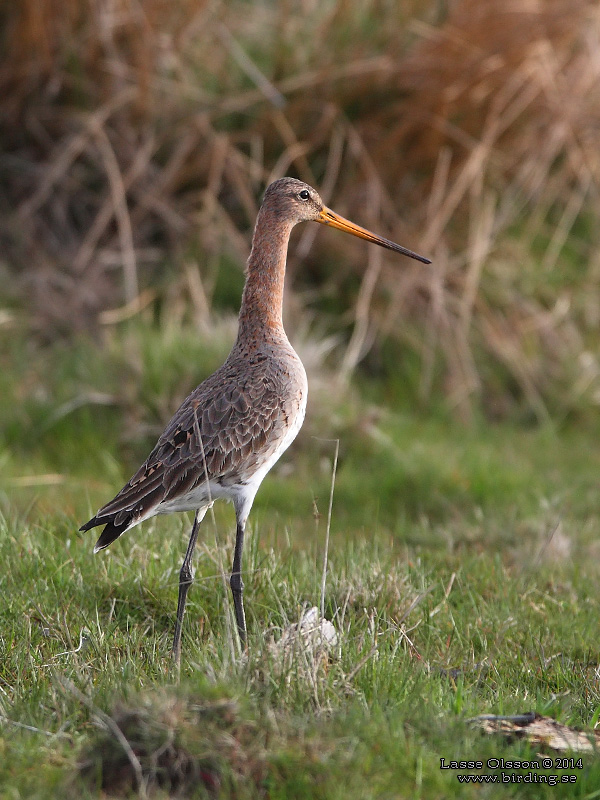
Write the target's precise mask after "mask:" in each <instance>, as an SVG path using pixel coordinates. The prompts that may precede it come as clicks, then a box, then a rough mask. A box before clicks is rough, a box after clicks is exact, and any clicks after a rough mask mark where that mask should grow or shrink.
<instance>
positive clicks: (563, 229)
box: [0, 0, 600, 419]
mask: <svg viewBox="0 0 600 800" xmlns="http://www.w3.org/2000/svg"><path fill="white" fill-rule="evenodd" d="M59 6H60V8H59ZM414 8H415V10H413V11H411V10H410V9H407V10H406V11H404V12H403V14H402V15H401V14H400V12H398V11H397V10H396V8H395V4H386V3H381V4H377V7H376V8H373V9H372V10H371V12H370V13H367V12H365V11H364V9H363V4H361V3H358V2H355V0H346V2H343V3H335V4H329V5H328V4H317V3H314V2H309V1H307V2H306V3H304V5H303V7H302V9H301V10H298V11H296V10H294V9H293V8H292V6H288V5H286V4H284V5H283V6H278V7H277V10H274V9H273V8H272V6H271V5H268V6H267V5H264V6H262V5H258V6H257V5H256V4H252V7H250V6H247V5H246V4H237V3H225V2H217V3H212V4H208V3H205V2H203V0H179V2H178V3H177V4H175V5H174V4H166V3H164V2H161V0H146V2H144V3H143V4H136V3H133V2H131V0H87V2H79V1H78V0H68V2H61V3H58V0H46V1H45V2H43V3H40V2H36V1H35V0H22V2H20V3H17V4H13V5H12V6H11V8H10V10H7V11H5V12H4V16H5V20H4V21H5V25H4V28H5V33H4V45H3V51H4V54H5V60H4V67H3V68H2V69H1V70H0V90H1V91H2V97H3V101H2V103H3V112H5V113H4V114H3V116H4V119H5V123H4V124H3V126H2V139H3V144H4V146H3V151H4V154H3V155H2V156H1V157H0V179H1V181H2V186H3V192H2V195H3V199H2V200H0V237H1V240H2V243H3V249H4V252H5V253H7V254H8V255H7V260H8V264H9V269H10V274H11V275H12V276H13V279H16V281H17V283H18V285H19V287H20V291H21V293H22V295H24V296H26V297H27V299H28V302H29V304H30V308H31V310H32V318H33V320H34V322H35V323H36V324H37V326H38V329H40V330H43V331H45V332H46V333H47V334H48V335H53V334H54V332H56V330H57V329H58V330H61V329H62V330H65V331H70V330H72V329H73V328H85V327H89V326H90V324H93V323H94V321H95V320H96V319H97V315H98V314H99V313H100V312H102V311H103V310H106V309H107V308H111V307H115V306H120V305H122V304H124V303H129V304H131V305H130V306H129V307H130V308H131V309H133V310H135V308H136V298H137V297H138V295H139V293H140V291H141V290H143V289H144V288H145V287H148V286H149V285H150V284H154V283H155V282H156V280H157V275H158V269H159V267H162V265H163V264H164V263H165V259H168V260H169V261H171V262H172V263H173V264H174V265H175V266H177V267H180V273H181V274H183V275H184V276H185V277H184V278H181V279H180V282H181V284H182V285H183V286H184V289H183V291H185V292H186V294H189V296H190V298H191V301H192V303H193V305H194V308H195V309H196V316H198V315H200V316H202V315H205V314H206V313H207V311H208V310H209V308H210V298H208V297H207V294H206V292H205V291H204V289H203V280H204V279H205V278H206V271H205V266H204V265H205V264H209V265H213V267H214V265H215V264H218V261H219V258H220V255H221V253H222V252H223V251H224V250H225V251H227V252H228V254H229V255H230V257H233V258H234V259H235V260H236V261H238V262H239V264H240V266H242V264H243V261H244V259H245V256H246V254H247V247H248V237H249V231H250V229H251V226H252V224H253V221H254V217H255V214H256V211H257V204H258V202H259V198H260V192H261V190H262V188H263V186H264V185H265V183H266V182H268V181H269V180H270V179H271V178H273V177H275V176H279V175H282V174H289V173H293V174H296V175H298V176H299V177H301V178H303V179H305V180H307V181H308V182H310V183H312V184H316V185H317V186H318V187H319V188H320V190H321V192H322V194H323V197H324V199H325V200H326V202H331V203H332V204H333V205H334V206H335V207H336V208H339V210H340V211H341V212H342V213H344V214H347V215H349V216H352V217H354V218H356V219H357V220H358V221H361V222H362V223H363V224H366V225H368V226H370V227H372V228H374V229H378V230H380V231H382V232H383V233H385V234H387V235H389V236H391V237H392V238H394V239H396V240H399V241H401V242H405V243H406V244H407V245H409V246H411V247H414V248H415V249H419V250H421V251H422V252H424V253H425V254H427V255H430V256H431V257H432V258H433V259H434V264H433V266H432V267H431V268H427V269H424V268H422V267H418V266H416V265H413V264H402V265H400V269H399V266H398V264H396V263H395V262H394V263H392V262H391V261H390V260H389V259H388V257H387V256H385V255H384V254H381V253H375V252H373V253H371V252H370V253H369V255H368V262H367V269H366V270H365V269H364V265H363V263H362V259H363V258H364V251H363V250H361V249H360V248H357V247H356V246H355V245H353V244H352V243H351V242H349V241H345V240H344V238H343V237H323V238H322V239H320V240H319V245H318V247H319V252H320V259H319V260H317V259H316V258H315V257H314V251H315V249H316V248H314V247H313V244H314V241H315V237H316V233H317V230H316V229H315V226H312V227H307V228H306V229H304V230H303V231H302V232H301V233H300V235H299V238H298V239H295V242H294V248H293V252H292V254H291V258H290V269H291V272H292V273H294V272H296V270H297V264H298V261H299V259H300V258H302V259H303V260H304V270H305V272H304V276H306V275H308V278H306V277H304V276H303V281H302V283H303V285H304V286H306V284H307V282H310V281H312V280H314V281H315V282H316V283H317V284H318V285H319V286H320V287H323V286H324V287H325V291H329V292H332V291H335V290H334V289H333V287H339V286H340V285H341V283H342V282H343V281H345V280H347V275H346V274H345V273H346V270H338V271H334V270H333V269H331V268H329V267H327V266H325V267H323V266H322V267H320V268H318V267H317V263H321V264H325V265H327V264H328V263H329V262H332V263H340V262H344V263H345V264H347V266H348V269H356V270H357V272H358V274H359V275H360V276H361V277H360V280H361V287H360V291H359V293H358V299H357V302H356V305H355V309H354V314H353V317H352V318H350V319H348V320H346V323H347V333H348V337H347V341H348V346H347V348H346V350H345V352H344V353H342V354H341V357H340V362H339V363H340V370H341V372H342V374H343V375H344V376H346V375H348V374H350V373H351V372H352V371H353V369H354V368H355V367H356V365H357V364H358V363H359V362H360V361H361V359H362V358H364V356H365V354H366V353H367V352H368V351H369V349H370V347H371V346H372V344H373V342H374V341H377V340H379V341H381V339H382V337H386V336H394V337H396V338H398V339H399V340H400V341H401V342H402V345H403V347H404V348H406V349H407V350H408V351H412V352H414V353H416V354H417V357H418V359H419V363H420V385H419V389H418V394H419V396H420V397H421V399H422V401H424V402H426V401H428V400H429V398H430V397H431V395H432V393H433V392H438V391H440V390H441V391H442V392H443V393H444V395H445V397H446V398H447V401H448V403H449V405H450V406H451V407H453V408H454V409H455V410H456V412H457V413H458V414H459V415H460V416H461V417H463V418H465V419H468V418H469V417H470V415H471V413H472V409H473V407H474V405H475V406H479V405H483V407H484V408H485V409H486V411H487V412H488V413H489V414H490V415H492V416H494V415H500V416H502V415H505V414H507V413H511V412H512V411H514V410H515V409H519V408H523V407H524V408H526V409H528V410H529V411H531V412H533V414H534V415H535V416H536V417H537V418H538V419H546V418H548V417H549V416H551V415H552V414H553V413H554V412H555V411H556V410H557V409H559V410H560V412H561V413H567V412H569V411H570V410H571V409H573V408H575V409H576V408H579V407H582V406H585V405H586V404H589V403H596V402H597V396H596V395H597V393H598V380H599V375H600V367H599V365H598V361H597V358H596V356H595V354H593V344H594V343H595V341H596V340H595V338H594V337H595V336H596V335H597V334H596V329H597V324H598V311H597V309H598V307H600V292H599V289H598V274H599V265H598V258H597V256H596V254H595V253H596V249H597V248H596V235H595V232H594V229H593V227H592V225H591V220H592V219H593V218H594V216H595V215H596V213H597V212H598V210H599V209H598V198H597V194H598V192H597V186H598V183H599V177H600V175H599V170H600V164H599V159H598V154H597V148H596V147H595V142H596V130H597V127H598V124H599V121H600V95H599V94H598V92H597V90H596V88H595V87H596V86H597V84H598V73H599V72H600V56H599V55H598V53H599V52H600V48H598V38H599V35H600V24H599V18H598V10H597V7H596V6H595V5H594V4H592V3H589V2H585V0H575V2H572V0H549V2H545V3H543V4H540V3H534V2H531V3H529V5H525V6H523V4H517V3H514V4H512V5H506V4H499V3H496V2H495V1H494V0H485V2H481V1H479V2H477V1H476V0H457V2H454V3H453V4H451V6H450V8H449V11H448V13H447V16H446V18H445V19H443V20H435V19H433V17H434V10H433V9H434V7H433V4H432V6H431V7H430V8H425V9H422V8H421V4H417V3H415V4H414ZM417 8H418V9H420V11H419V15H418V17H417V15H416V9H417ZM325 247H326V248H328V249H327V253H328V254H329V258H324V248H325ZM334 248H335V250H334ZM308 302H310V296H309V298H308Z"/></svg>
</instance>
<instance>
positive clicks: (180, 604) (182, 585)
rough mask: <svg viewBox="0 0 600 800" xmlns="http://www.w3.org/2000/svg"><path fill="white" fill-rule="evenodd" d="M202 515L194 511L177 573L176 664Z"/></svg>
mask: <svg viewBox="0 0 600 800" xmlns="http://www.w3.org/2000/svg"><path fill="white" fill-rule="evenodd" d="M203 516H204V514H202V516H200V510H198V511H196V515H195V517H194V524H193V526H192V533H191V536H190V541H189V544H188V546H187V550H186V553H185V558H184V559H183V564H182V565H181V571H180V573H179V599H178V600H177V619H176V621H175V635H174V636H173V647H172V650H171V654H172V656H173V658H174V659H175V662H176V663H177V664H179V662H180V660H181V626H182V624H183V614H184V612H185V601H186V599H187V593H188V591H189V588H190V586H191V585H192V581H193V580H194V567H193V565H192V556H193V555H194V548H195V547H196V541H197V539H198V529H199V527H200V521H201V520H202V517H203Z"/></svg>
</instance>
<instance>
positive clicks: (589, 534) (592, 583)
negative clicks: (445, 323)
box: [0, 323, 600, 800]
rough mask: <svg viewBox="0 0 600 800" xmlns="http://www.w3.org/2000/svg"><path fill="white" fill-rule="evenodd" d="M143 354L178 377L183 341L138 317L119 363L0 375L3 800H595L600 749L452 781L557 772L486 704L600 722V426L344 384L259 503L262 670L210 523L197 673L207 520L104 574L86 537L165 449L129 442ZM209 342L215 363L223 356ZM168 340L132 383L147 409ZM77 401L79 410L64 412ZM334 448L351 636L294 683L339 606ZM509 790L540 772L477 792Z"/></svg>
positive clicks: (142, 438) (134, 542) (105, 359)
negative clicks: (412, 407) (175, 651)
mask: <svg viewBox="0 0 600 800" xmlns="http://www.w3.org/2000/svg"><path fill="white" fill-rule="evenodd" d="M152 336H156V337H157V341H158V340H159V338H160V340H161V341H163V351H162V353H161V354H160V355H162V357H163V359H164V363H165V364H167V365H170V367H171V368H172V369H171V372H172V374H173V381H174V382H175V375H176V373H177V364H172V363H171V361H172V360H171V361H170V360H169V359H168V358H167V356H166V350H165V348H168V346H169V345H168V344H164V342H167V343H168V341H169V337H168V336H164V332H163V335H162V337H161V336H160V335H159V333H157V332H156V331H154V333H153V328H152V327H144V325H143V324H141V323H136V324H135V325H132V326H130V327H127V326H125V327H124V328H123V329H122V330H121V332H120V333H118V334H116V340H118V343H119V347H114V348H108V349H106V348H105V349H104V350H102V351H99V350H96V346H95V344H94V343H92V342H91V341H89V340H82V341H81V342H80V343H79V344H78V345H77V346H74V347H73V346H68V347H66V346H61V345H56V346H54V347H53V348H50V350H46V351H44V359H43V363H41V362H37V361H35V359H34V358H33V356H31V357H30V358H29V359H26V358H23V357H22V356H23V353H22V351H20V350H19V348H18V347H17V346H16V345H15V351H14V354H13V355H14V361H13V365H12V371H11V374H10V375H8V373H7V372H5V373H4V377H3V379H2V380H3V381H4V386H3V389H4V390H5V391H4V392H3V394H2V398H3V400H2V404H3V407H2V409H1V411H2V415H3V420H4V424H3V433H4V445H5V446H4V448H3V451H2V452H3V456H2V458H3V464H2V476H3V480H2V487H3V489H2V491H3V494H2V510H3V517H2V532H1V535H0V551H1V559H2V564H3V569H2V574H1V575H0V592H1V595H2V598H3V601H2V606H1V609H0V646H1V649H2V652H1V658H0V670H1V673H0V714H1V715H2V725H1V739H0V752H1V754H2V758H1V759H0V764H1V765H0V796H2V797H7V798H9V797H10V798H21V797H22V798H25V797H28V798H29V797H56V796H57V795H58V794H61V795H65V796H73V797H88V796H89V797H93V796H98V793H99V791H100V789H101V787H104V791H105V792H106V793H107V794H108V796H113V795H114V796H124V795H126V794H127V793H128V792H131V793H134V794H138V795H141V796H144V793H145V792H146V791H148V792H149V793H150V794H152V793H153V792H155V794H154V795H153V796H158V797H160V796H168V794H169V791H171V792H172V793H173V794H175V793H176V791H179V792H180V793H181V794H182V795H183V796H186V795H187V794H189V795H190V796H197V797H203V796H215V795H217V796H219V793H220V796H223V797H240V798H245V797H248V798H252V797H269V798H277V797H280V798H290V797H306V798H337V797H339V798H342V797H344V798H347V797H357V798H358V797H360V798H371V797H372V798H380V797H390V798H391V797H401V798H404V797H407V798H408V797H411V798H421V797H422V798H428V800H429V799H430V798H437V797H439V798H442V797H453V796H455V797H471V796H472V797H475V796H477V797H496V796H518V797H527V796H529V797H536V798H537V797H560V796H569V797H581V798H583V797H586V798H592V797H597V796H598V786H599V785H600V762H598V759H597V757H596V756H589V755H588V756H585V755H584V756H582V761H581V762H580V766H576V767H575V768H573V769H569V770H566V771H565V770H547V769H537V770H533V772H534V773H535V774H537V775H540V774H544V775H545V776H546V777H549V776H553V775H567V774H569V775H574V776H575V777H576V782H575V783H569V784H559V785H557V786H549V785H546V784H540V783H536V784H532V783H529V784H525V783H520V784H517V783H511V784H506V783H505V784H502V785H494V784H485V785H476V786H467V785H465V784H461V783H460V782H459V780H458V777H457V775H458V774H459V772H460V774H463V773H465V772H466V771H465V770H463V771H457V770H451V769H446V770H443V769H441V768H440V759H442V758H443V759H445V761H446V763H448V762H449V761H450V760H452V759H455V760H464V759H470V760H482V761H483V762H484V763H486V762H487V759H489V758H504V759H505V760H510V759H521V760H529V759H532V758H535V757H536V754H537V753H539V752H542V753H545V754H546V755H549V756H551V757H552V756H556V755H557V754H555V753H554V754H553V753H552V752H551V751H549V750H546V751H544V750H543V749H542V751H540V749H539V748H535V747H531V746H530V745H528V744H527V743H525V742H519V741H513V742H507V741H505V740H503V739H500V738H495V737H485V736H484V735H483V734H481V733H480V732H478V731H477V730H475V729H474V728H473V727H472V726H471V725H469V724H468V723H467V720H468V719H469V718H472V717H474V716H477V715H479V714H484V713H495V714H514V713H520V712H524V711H530V710H534V711H538V712H540V713H543V714H546V715H550V716H553V717H555V718H557V719H559V720H561V721H563V722H565V723H568V724H571V725H574V726H578V727H582V728H585V729H593V727H594V726H595V724H596V723H597V721H598V717H599V716H600V690H599V682H598V665H599V654H598V618H599V613H600V608H599V606H600V600H599V598H598V592H597V585H598V577H599V566H598V554H599V551H600V544H599V543H598V531H599V528H600V509H599V506H598V500H597V476H598V468H599V466H600V463H599V462H600V453H599V452H598V448H597V446H596V444H595V436H594V431H591V430H587V431H582V430H581V428H573V427H572V428H569V426H568V425H564V426H563V427H562V429H560V430H558V429H556V428H554V429H551V428H550V427H545V428H539V427H538V426H531V427H529V428H528V427H527V426H515V425H508V424H498V425H491V424H487V423H486V424H483V423H481V424H476V425H474V426H471V427H470V428H469V429H465V428H464V427H463V426H462V425H460V424H458V423H456V422H452V421H451V420H450V419H449V418H448V416H447V415H444V414H443V412H441V411H440V412H439V413H437V414H430V415H428V416H427V417H420V416H419V415H417V414H415V413H411V412H410V411H407V410H401V409H398V408H396V409H395V410H393V409H391V408H390V407H389V406H388V407H387V408H386V409H385V410H384V407H382V406H378V407H377V409H375V408H374V406H372V405H370V400H369V399H368V397H367V395H369V393H371V394H372V393H373V391H374V390H373V387H372V386H371V387H369V391H364V392H362V391H361V390H360V387H359V388H358V389H356V388H355V389H353V390H352V391H350V392H346V393H345V394H344V399H343V401H342V399H341V393H340V395H337V394H336V395H335V396H334V398H333V399H331V401H330V406H329V408H330V409H332V410H333V411H335V413H331V414H329V413H328V414H325V413H321V414H320V415H316V416H315V415H314V414H313V415H312V416H311V415H309V418H308V422H307V430H306V431H303V434H302V435H301V437H300V438H299V440H298V442H297V444H296V445H295V446H294V447H293V448H292V449H291V450H290V451H289V452H288V454H286V456H285V457H284V459H283V460H282V462H281V463H280V464H279V465H278V466H277V468H276V469H275V470H274V471H273V473H272V474H271V475H270V476H269V477H268V478H267V479H266V481H265V483H264V484H263V488H262V491H261V492H260V493H259V495H258V498H257V501H256V505H255V509H254V512H253V514H252V517H251V536H250V537H249V540H248V544H247V550H246V558H245V576H246V605H247V613H248V615H249V630H250V641H249V651H248V656H247V658H241V657H240V654H239V652H238V648H237V641H236V639H235V637H234V636H233V634H232V631H233V627H232V621H231V607H230V600H229V592H228V590H227V585H226V582H225V581H224V580H223V579H222V576H223V573H224V572H226V570H227V567H228V565H229V562H230V559H231V548H232V532H233V512H232V509H231V508H229V507H227V506H222V507H220V508H217V509H215V511H216V513H215V519H214V521H213V520H211V519H209V518H208V517H207V519H206V520H205V523H204V527H203V536H202V537H201V543H200V545H199V547H198V553H197V565H198V571H197V575H196V580H195V585H194V587H193V589H192V591H191V593H190V599H189V608H188V613H187V616H186V621H185V628H184V650H183V659H182V668H181V676H180V679H178V676H177V675H176V674H175V671H174V669H173V666H172V664H171V661H170V659H169V647H170V637H171V635H172V628H173V622H174V613H175V604H176V595H177V581H178V570H179V567H180V563H181V559H182V556H183V552H184V549H185V544H186V538H187V533H188V528H189V526H190V524H191V519H190V518H189V516H187V515H180V516H177V517H168V518H162V519H160V520H156V519H155V520H152V521H150V522H149V523H146V524H144V525H143V526H141V527H139V528H137V529H134V530H132V531H131V532H129V533H128V534H127V536H125V537H123V539H122V540H120V541H119V542H117V543H115V545H113V546H112V547H111V548H110V550H109V551H107V552H104V553H102V554H99V555H96V556H94V555H93V554H92V545H93V541H94V537H93V535H91V536H90V535H89V534H87V535H81V534H78V533H77V527H78V525H79V524H80V523H81V522H82V521H85V520H86V519H87V518H88V517H89V515H90V513H91V512H93V511H94V510H95V509H96V507H97V506H98V505H99V503H101V502H102V501H103V500H104V499H106V498H107V497H109V496H110V495H111V494H112V493H113V492H114V490H115V489H117V488H118V487H119V486H120V485H121V482H122V481H123V480H124V479H126V478H127V477H128V475H129V470H130V469H132V468H133V467H135V465H136V463H137V460H139V457H140V456H142V455H143V454H144V452H145V449H146V448H147V446H148V444H151V443H152V438H153V436H154V431H153V430H152V431H149V432H147V433H146V434H145V435H143V433H140V431H139V430H138V435H137V437H135V436H129V437H128V435H127V425H132V424H133V423H132V422H131V419H129V416H130V415H131V413H133V411H131V409H130V413H129V416H128V414H126V413H124V411H123V407H122V406H121V405H118V404H115V405H111V401H110V400H109V397H110V396H111V393H113V392H114V393H118V390H119V387H120V388H121V389H123V385H124V378H123V372H122V367H123V364H122V352H123V351H124V350H126V349H127V348H126V347H125V343H126V341H129V342H130V343H131V342H132V341H136V342H138V344H140V343H141V342H146V343H148V340H149V339H150V340H151V339H152ZM181 336H183V333H182V334H181ZM175 339H176V341H177V342H178V346H177V347H176V346H175V345H173V352H179V351H180V349H181V348H183V346H184V345H185V344H186V340H184V339H182V338H181V337H180V338H179V339H177V337H175ZM190 341H191V340H190ZM195 341H196V345H195V346H196V348H197V350H196V352H195V353H194V355H195V356H196V357H197V358H196V359H195V361H196V363H200V364H201V365H202V367H201V368H202V370H205V371H207V372H208V371H210V370H211V369H212V368H213V366H214V363H213V362H218V360H219V359H220V358H221V353H220V352H219V348H214V352H213V351H211V350H210V348H207V346H206V344H204V345H203V344H201V342H200V340H195ZM187 345H188V346H189V347H190V348H191V347H192V345H191V343H190V342H187ZM140 348H141V344H140ZM202 348H204V349H202ZM152 350H153V349H152V347H150V346H147V347H146V349H145V350H144V349H143V348H142V349H141V352H143V353H145V354H146V355H145V356H144V357H143V358H142V360H141V362H140V369H139V371H138V374H137V380H138V381H139V383H140V385H141V386H143V387H146V391H145V392H143V393H142V394H141V397H142V402H144V403H146V402H147V403H148V406H146V407H144V409H143V410H141V409H139V408H138V413H139V416H140V417H146V418H147V417H150V418H152V413H151V411H149V410H148V409H149V408H151V407H152V403H153V399H152V398H153V395H152V392H151V385H152V379H153V378H152V369H153V363H154V361H153V359H151V358H150V356H149V353H151V352H152ZM155 357H156V355H155ZM32 358H33V360H32ZM31 370H33V371H34V372H35V374H36V376H37V391H34V390H33V389H32V387H31V386H29V385H28V376H30V375H31ZM171 372H170V371H169V369H167V370H166V374H167V375H168V374H171ZM199 377H201V375H200V376H199ZM332 380H333V379H332ZM167 383H168V380H167ZM75 385H77V386H78V387H79V390H80V391H83V390H82V387H85V393H84V395H82V396H81V398H80V400H79V402H72V403H71V404H69V405H66V404H65V397H68V396H69V392H72V391H73V389H74V386H75ZM26 387H27V389H26ZM187 388H189V387H187ZM124 391H125V392H126V391H127V390H126V389H125V390H124ZM183 391H184V390H183ZM334 394H335V393H334ZM338 396H339V397H340V399H339V402H338V400H337V399H336V397H338ZM102 397H103V399H102ZM114 397H115V395H113V400H114ZM19 398H20V399H19ZM138 399H139V398H138ZM115 403H116V400H115ZM134 407H135V403H134V404H132V408H134ZM155 413H156V414H157V415H158V416H160V414H161V413H162V412H161V411H160V410H159V411H156V412H155ZM128 419H129V421H128ZM25 420H27V421H28V423H29V424H28V425H24V422H25ZM27 431H28V432H29V433H28V434H26V433H25V432H27ZM18 432H20V433H18ZM317 435H318V436H319V437H321V438H316V437H317ZM28 437H29V438H28ZM334 439H339V441H340V460H339V464H338V468H337V472H336V475H335V487H334V495H333V509H332V518H331V540H330V545H329V562H328V570H327V582H326V593H325V616H326V617H327V618H328V619H330V620H331V621H332V622H333V624H334V625H335V627H336V629H337V631H338V633H339V646H338V648H336V649H335V650H334V652H333V653H332V655H331V656H330V657H329V658H322V659H317V660H316V661H314V662H313V661H310V663H308V661H307V660H306V658H305V659H303V657H302V656H301V655H298V657H297V658H296V659H295V660H294V661H293V662H292V663H289V662H286V663H285V664H283V665H282V664H281V662H279V661H278V660H277V657H276V655H274V651H273V649H272V646H271V645H270V644H269V643H270V642H271V641H272V640H276V639H277V638H278V636H279V635H280V632H281V630H282V629H283V628H285V626H286V625H288V624H289V623H290V622H295V621H297V620H298V618H299V616H300V614H301V612H302V608H303V607H304V605H305V604H309V605H317V606H319V604H320V592H321V572H322V565H323V552H324V541H325V533H326V528H327V508H328V500H329V494H330V488H331V482H332V462H333V454H334V450H335V443H334V441H332V440H334ZM327 440H329V441H327ZM123 442H125V443H127V442H129V444H125V445H123V444H122V443H123ZM119 734H122V736H124V737H125V739H126V741H127V742H129V743H130V744H131V747H132V748H133V750H134V751H135V753H137V754H138V755H139V759H137V762H138V764H139V766H140V767H141V770H142V775H143V782H142V785H138V783H137V782H136V781H137V778H136V771H135V769H134V768H133V767H132V766H131V762H130V760H129V758H128V755H127V747H126V746H125V745H124V743H123V741H122V738H121V737H120V735H119ZM571 755H572V754H571ZM576 757H577V758H579V757H580V754H577V756H576ZM511 772H512V774H513V775H516V776H519V775H521V776H525V775H527V774H532V771H531V770H528V769H524V770H518V769H517V770H507V769H501V768H498V769H488V768H487V767H486V768H484V769H480V770H474V771H472V774H480V775H482V774H486V775H491V776H494V775H496V776H498V780H502V774H503V773H504V774H509V773H511Z"/></svg>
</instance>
